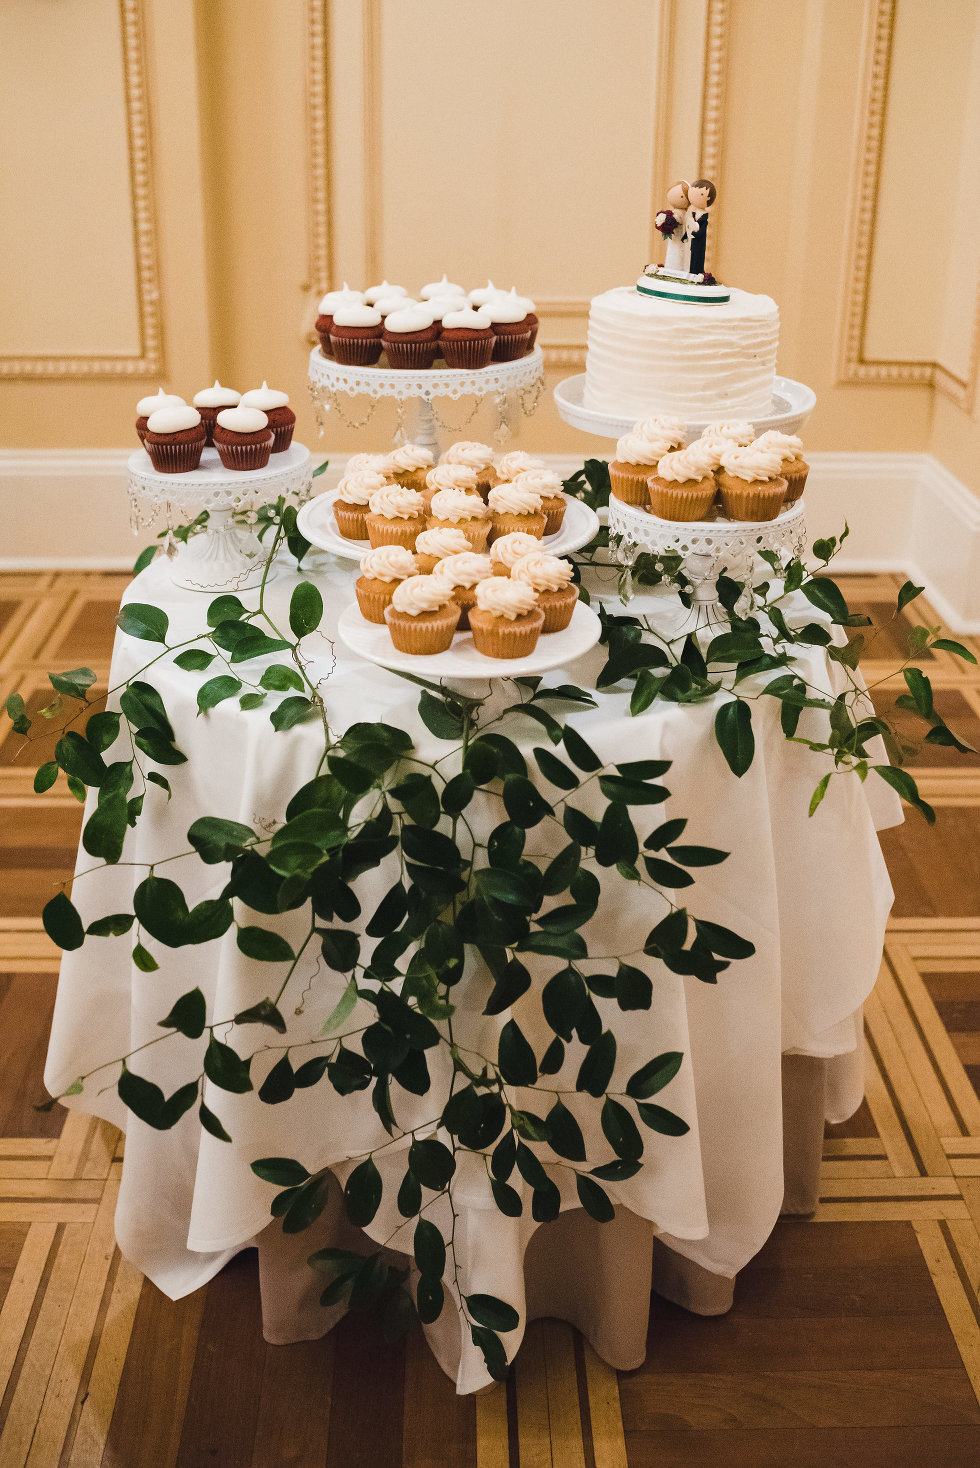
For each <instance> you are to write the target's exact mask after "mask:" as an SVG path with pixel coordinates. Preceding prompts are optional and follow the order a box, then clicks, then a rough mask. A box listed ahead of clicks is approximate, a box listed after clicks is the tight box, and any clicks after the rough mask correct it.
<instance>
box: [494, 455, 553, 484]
mask: <svg viewBox="0 0 980 1468" xmlns="http://www.w3.org/2000/svg"><path fill="white" fill-rule="evenodd" d="M494 467H495V468H496V470H497V483H498V484H504V483H505V482H506V481H507V480H510V479H514V478H516V476H517V475H518V474H523V473H524V471H525V470H526V469H547V467H548V466H547V464H546V463H545V461H544V459H536V458H535V457H534V455H533V454H526V453H525V452H524V450H523V449H511V451H510V453H508V454H500V455H499V456H498V458H497V459H495V460H494Z"/></svg>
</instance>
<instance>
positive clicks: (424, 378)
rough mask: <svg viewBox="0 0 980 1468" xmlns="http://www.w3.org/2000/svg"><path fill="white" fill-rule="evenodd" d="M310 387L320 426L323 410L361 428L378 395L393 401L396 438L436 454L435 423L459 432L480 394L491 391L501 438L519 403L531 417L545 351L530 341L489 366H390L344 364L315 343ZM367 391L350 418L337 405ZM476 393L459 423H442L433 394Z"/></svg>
mask: <svg viewBox="0 0 980 1468" xmlns="http://www.w3.org/2000/svg"><path fill="white" fill-rule="evenodd" d="M308 378H309V384H310V393H311V396H312V398H313V406H314V409H315V411H316V415H317V422H318V423H319V425H320V427H321V429H322V428H323V426H324V424H323V415H324V414H325V413H328V412H335V413H337V415H338V416H339V417H340V418H341V419H342V420H343V422H344V423H346V425H347V427H348V428H363V427H365V425H366V424H367V423H369V422H370V420H371V418H372V417H373V416H374V413H375V411H376V409H377V406H378V403H379V402H380V401H381V399H383V398H389V399H392V400H393V401H394V402H396V403H397V404H398V431H397V433H396V438H397V439H398V440H399V441H401V440H405V439H408V440H411V442H412V443H417V444H421V445H422V446H423V447H424V448H427V449H431V450H432V452H433V454H438V451H439V442H438V436H437V432H436V430H437V427H438V428H442V429H443V430H444V431H445V432H447V433H452V434H455V435H457V436H458V435H459V433H460V432H461V431H462V429H463V428H465V427H466V423H469V422H470V421H471V420H472V419H473V418H474V417H475V416H476V414H477V412H478V411H479V409H480V405H481V403H482V402H483V400H484V398H487V397H493V398H494V399H495V402H496V407H497V427H496V429H495V430H494V438H495V439H496V440H497V441H498V442H501V441H502V440H503V439H505V438H506V437H507V436H508V434H510V433H511V432H512V431H513V430H512V428H511V423H512V421H513V419H514V416H515V413H516V410H517V408H518V407H519V408H520V410H521V412H522V413H523V414H524V415H525V417H528V418H529V417H530V416H531V414H532V413H533V412H534V410H535V408H536V407H537V405H538V399H539V398H540V396H541V390H542V388H543V386H544V357H543V355H542V352H541V348H540V347H535V349H534V351H533V352H529V353H528V355H527V356H526V357H518V358H517V359H516V361H513V362H491V364H490V366H489V367H477V368H474V369H473V370H472V371H468V372H464V371H461V370H459V369H456V368H450V367H442V368H437V367H430V368H427V369H425V370H423V371H419V372H412V371H408V370H398V369H396V368H393V367H348V366H345V365H344V364H343V363H342V362H335V361H334V359H333V358H332V357H325V356H324V355H323V352H322V351H321V349H320V348H319V347H314V348H313V350H312V352H311V353H310V365H309V374H308ZM358 396H363V397H368V398H370V399H372V402H371V406H370V408H369V409H368V412H367V414H366V416H365V417H363V418H362V419H361V420H360V421H356V422H355V421H353V420H352V419H351V418H349V417H348V416H347V415H346V413H345V411H344V408H343V406H342V399H343V398H345V397H348V398H353V397H358ZM462 397H475V398H476V400H477V401H476V403H475V405H474V407H473V409H472V412H471V413H470V415H469V417H468V418H467V419H466V422H465V423H462V424H451V423H445V422H443V420H442V419H441V418H440V417H439V415H438V413H437V411H436V407H435V402H434V400H435V399H436V398H454V399H456V398H462ZM408 403H414V404H415V419H414V423H413V424H412V425H411V427H409V428H406V427H405V421H404V418H405V408H406V405H407V404H408Z"/></svg>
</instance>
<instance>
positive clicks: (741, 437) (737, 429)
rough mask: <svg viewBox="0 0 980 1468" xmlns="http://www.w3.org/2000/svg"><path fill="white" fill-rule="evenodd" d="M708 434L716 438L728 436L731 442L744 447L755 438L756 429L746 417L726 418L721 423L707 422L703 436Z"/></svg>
mask: <svg viewBox="0 0 980 1468" xmlns="http://www.w3.org/2000/svg"><path fill="white" fill-rule="evenodd" d="M707 434H711V435H712V436H714V437H716V438H727V439H728V441H729V443H735V444H738V445H739V446H740V447H744V446H745V445H747V444H750V443H751V442H752V440H753V439H754V438H755V429H754V428H753V427H752V424H751V423H748V422H747V421H746V420H745V419H744V418H726V419H725V420H724V421H723V422H721V423H706V424H705V426H704V434H703V435H702V437H703V436H706V435H707Z"/></svg>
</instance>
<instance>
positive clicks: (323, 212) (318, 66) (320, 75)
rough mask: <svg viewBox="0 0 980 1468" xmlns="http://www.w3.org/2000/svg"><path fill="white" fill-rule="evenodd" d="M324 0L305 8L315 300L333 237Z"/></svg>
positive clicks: (323, 285) (324, 281)
mask: <svg viewBox="0 0 980 1468" xmlns="http://www.w3.org/2000/svg"><path fill="white" fill-rule="evenodd" d="M328 33H329V31H328V23H327V0H309V3H308V4H307V7H306V116H307V126H308V128H309V142H308V159H307V168H308V173H307V179H308V186H309V230H310V264H309V278H310V290H312V291H313V292H314V294H315V295H316V298H317V300H319V298H320V297H321V296H323V295H325V294H326V292H327V291H328V290H329V289H330V283H331V281H332V280H333V236H332V232H331V223H332V219H331V215H332V211H331V209H330V185H329V179H330V126H329V118H328V116H327V95H328V92H327V65H328V50H327V47H328Z"/></svg>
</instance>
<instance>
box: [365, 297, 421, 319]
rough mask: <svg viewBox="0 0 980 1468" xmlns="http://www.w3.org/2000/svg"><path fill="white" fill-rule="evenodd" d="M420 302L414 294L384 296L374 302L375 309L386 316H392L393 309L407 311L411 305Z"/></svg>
mask: <svg viewBox="0 0 980 1468" xmlns="http://www.w3.org/2000/svg"><path fill="white" fill-rule="evenodd" d="M420 304H421V302H419V301H417V300H416V299H415V297H414V296H382V297H381V298H380V300H377V301H375V302H374V309H375V310H376V311H377V312H378V314H379V315H380V316H381V317H385V316H390V315H391V314H392V312H393V311H407V310H408V309H409V308H410V307H411V306H418V305H420ZM426 304H428V303H426Z"/></svg>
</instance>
